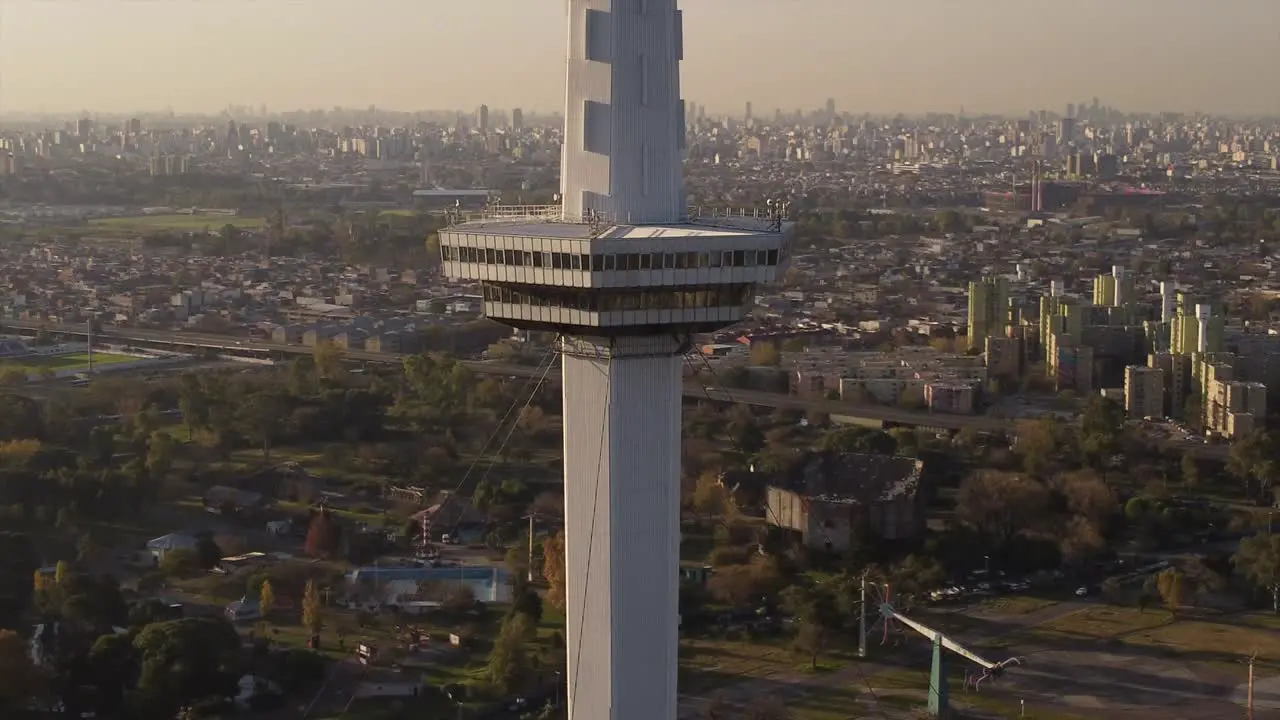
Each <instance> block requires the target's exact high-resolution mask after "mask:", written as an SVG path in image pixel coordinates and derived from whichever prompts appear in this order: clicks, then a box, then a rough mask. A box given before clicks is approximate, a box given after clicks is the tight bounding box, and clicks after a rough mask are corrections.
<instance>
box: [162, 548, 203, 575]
mask: <svg viewBox="0 0 1280 720" xmlns="http://www.w3.org/2000/svg"><path fill="white" fill-rule="evenodd" d="M199 569H200V557H199V556H198V555H196V552H195V551H194V550H188V549H186V548H175V549H173V550H168V551H166V552H165V554H164V557H162V558H160V572H162V573H164V574H165V575H166V576H168V577H171V578H178V577H185V576H188V575H191V574H192V573H194V572H195V571H196V570H199Z"/></svg>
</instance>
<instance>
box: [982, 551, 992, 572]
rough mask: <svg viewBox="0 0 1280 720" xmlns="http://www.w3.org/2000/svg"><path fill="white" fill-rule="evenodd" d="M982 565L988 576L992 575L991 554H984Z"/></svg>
mask: <svg viewBox="0 0 1280 720" xmlns="http://www.w3.org/2000/svg"><path fill="white" fill-rule="evenodd" d="M982 567H983V571H984V572H985V573H986V574H987V577H991V556H990V555H983V556H982Z"/></svg>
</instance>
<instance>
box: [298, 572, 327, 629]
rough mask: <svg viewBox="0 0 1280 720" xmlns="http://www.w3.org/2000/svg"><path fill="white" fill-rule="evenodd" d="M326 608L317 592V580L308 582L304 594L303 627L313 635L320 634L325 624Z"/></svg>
mask: <svg viewBox="0 0 1280 720" xmlns="http://www.w3.org/2000/svg"><path fill="white" fill-rule="evenodd" d="M323 613H324V606H323V605H322V603H321V600H320V593H319V591H317V590H316V583H315V580H308V581H307V587H306V589H305V590H303V592H302V626H303V627H305V628H306V629H307V632H309V633H311V634H312V635H316V634H319V632H320V628H321V626H322V625H323V624H324V617H323Z"/></svg>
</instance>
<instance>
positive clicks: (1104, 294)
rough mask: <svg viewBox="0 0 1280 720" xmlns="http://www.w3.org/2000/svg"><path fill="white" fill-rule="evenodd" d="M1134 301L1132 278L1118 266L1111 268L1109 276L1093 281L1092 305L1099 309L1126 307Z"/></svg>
mask: <svg viewBox="0 0 1280 720" xmlns="http://www.w3.org/2000/svg"><path fill="white" fill-rule="evenodd" d="M1133 300H1134V288H1133V277H1132V276H1130V275H1128V274H1127V273H1125V271H1124V268H1123V267H1122V266H1120V265H1113V266H1112V267H1111V274H1110V275H1099V276H1097V277H1096V278H1094V279H1093V304H1094V305H1098V306H1101V307H1128V306H1129V305H1130V304H1132V303H1133Z"/></svg>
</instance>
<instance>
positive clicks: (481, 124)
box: [476, 105, 489, 133]
mask: <svg viewBox="0 0 1280 720" xmlns="http://www.w3.org/2000/svg"><path fill="white" fill-rule="evenodd" d="M476 129H478V130H479V131H480V132H482V133H483V132H489V106H488V105H481V106H480V107H479V108H477V109H476Z"/></svg>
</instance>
